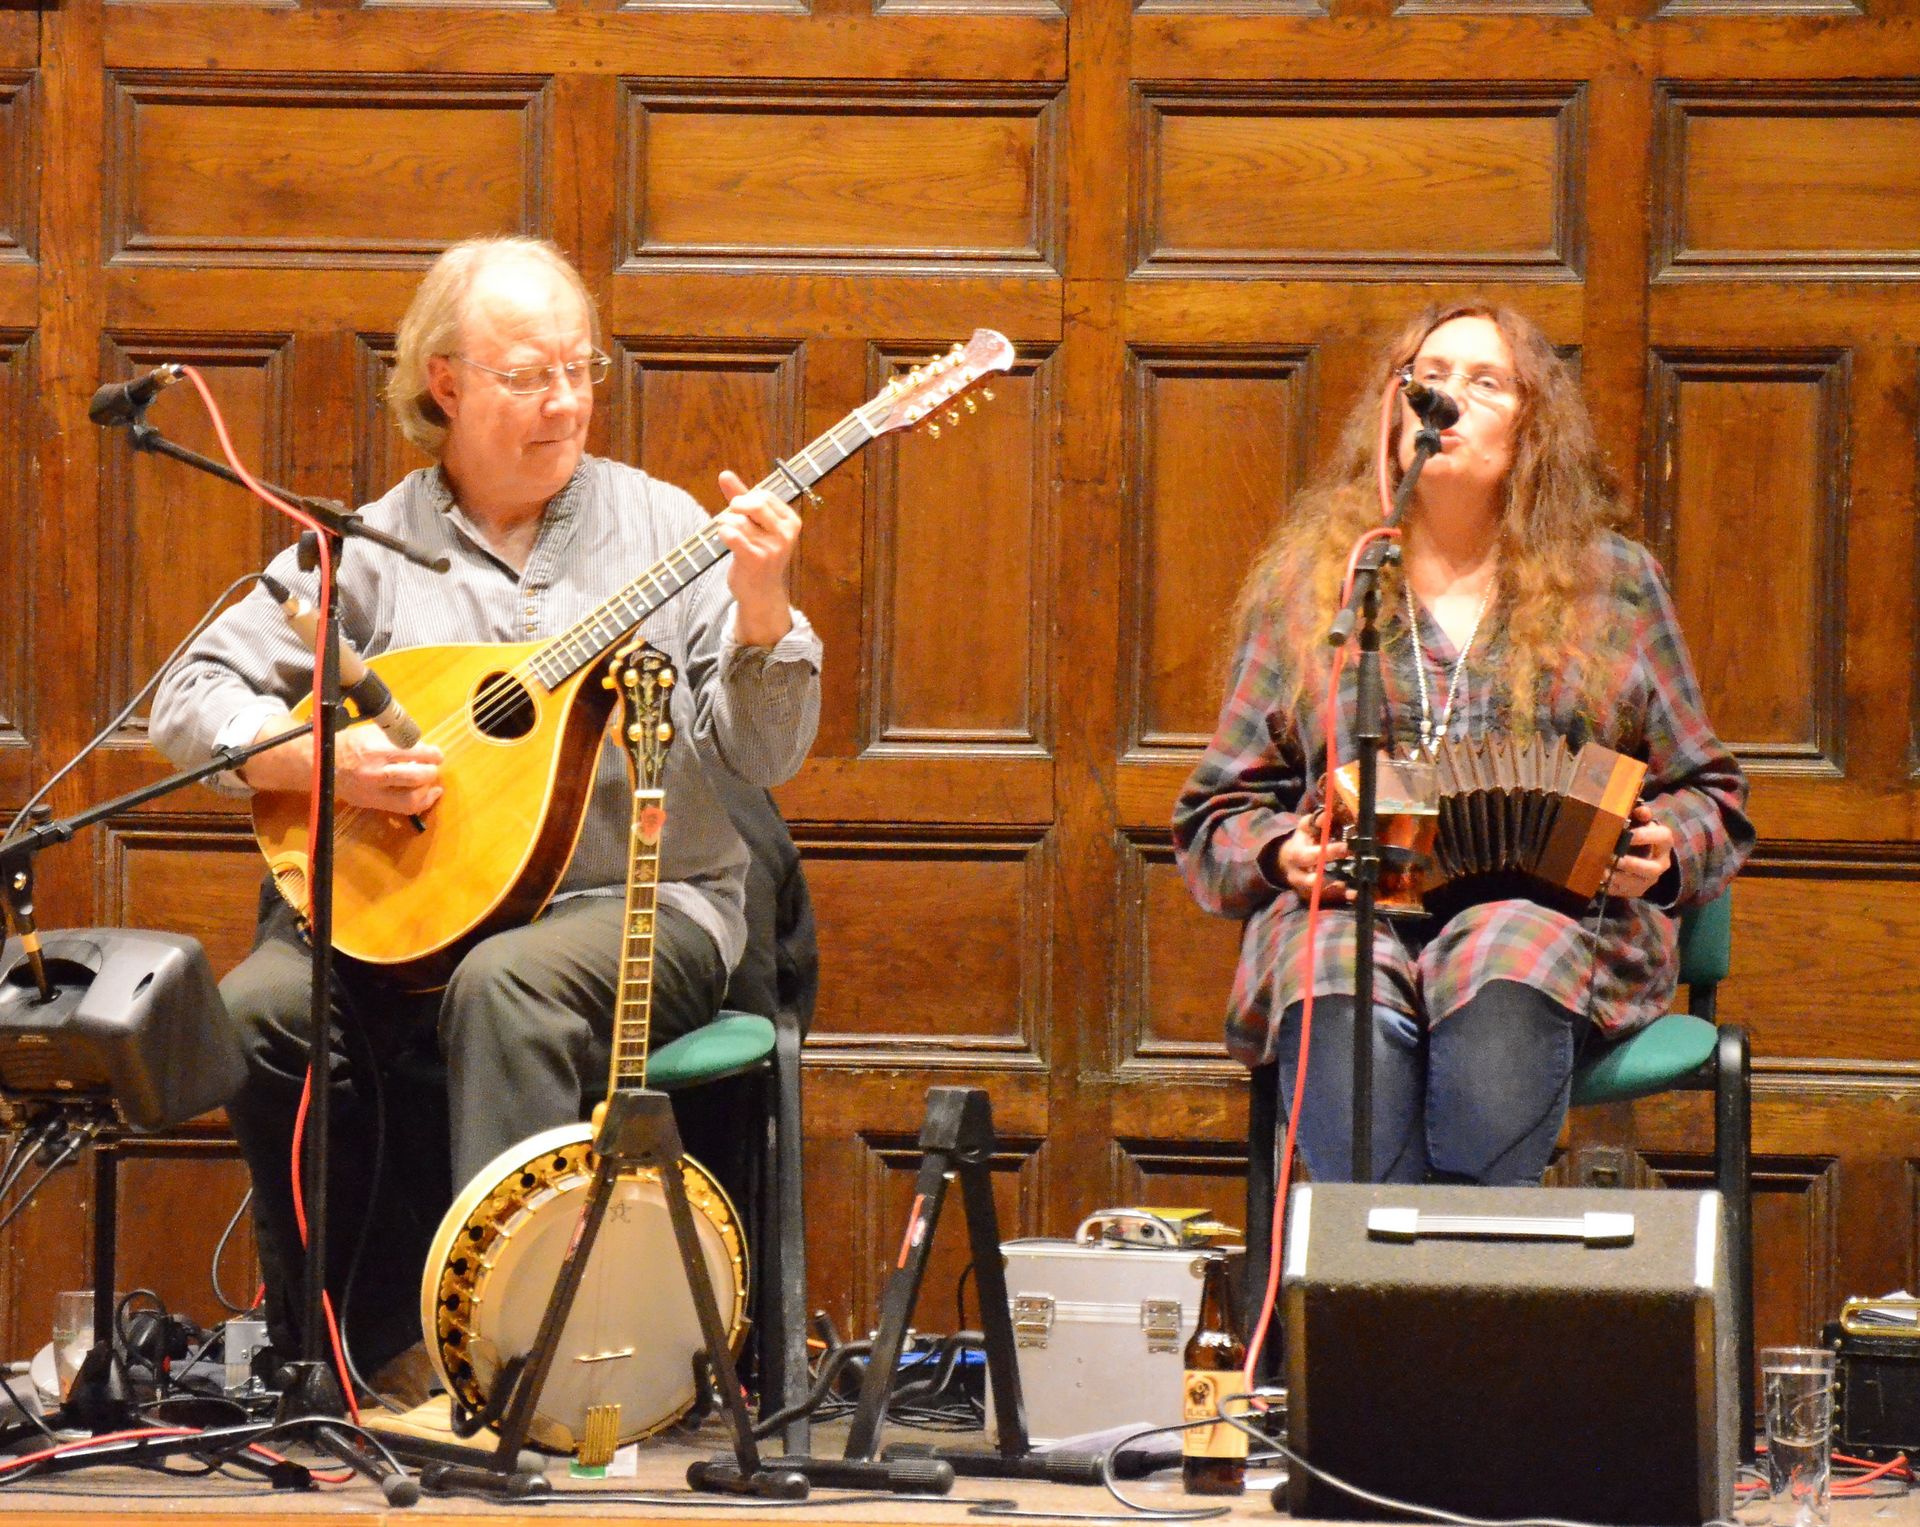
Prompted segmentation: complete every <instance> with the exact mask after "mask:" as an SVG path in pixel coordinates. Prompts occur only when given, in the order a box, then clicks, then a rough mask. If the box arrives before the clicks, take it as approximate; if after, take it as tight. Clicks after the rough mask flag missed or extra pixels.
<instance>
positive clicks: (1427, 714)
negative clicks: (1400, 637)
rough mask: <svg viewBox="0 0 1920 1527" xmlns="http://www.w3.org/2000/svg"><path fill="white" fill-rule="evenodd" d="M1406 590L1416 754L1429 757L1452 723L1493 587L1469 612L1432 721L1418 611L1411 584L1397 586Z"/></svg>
mask: <svg viewBox="0 0 1920 1527" xmlns="http://www.w3.org/2000/svg"><path fill="white" fill-rule="evenodd" d="M1401 586H1402V587H1403V588H1405V589H1406V591H1407V630H1408V632H1409V633H1411V635H1412V637H1413V676H1414V678H1415V679H1416V680H1417V681H1418V682H1419V685H1420V751H1421V752H1422V753H1424V754H1426V755H1427V756H1428V757H1429V758H1431V757H1432V756H1433V753H1434V751H1435V749H1437V748H1438V747H1439V746H1440V744H1441V743H1442V742H1443V741H1445V740H1446V736H1447V723H1448V722H1450V721H1451V720H1453V705H1454V701H1455V700H1457V699H1458V698H1459V696H1460V676H1461V675H1462V674H1464V673H1465V672H1466V671H1467V654H1468V653H1469V652H1471V651H1473V641H1474V638H1475V637H1477V636H1478V635H1479V634H1480V622H1481V621H1482V620H1484V619H1486V615H1487V606H1488V605H1489V604H1491V603H1492V602H1493V584H1492V583H1491V582H1489V583H1488V584H1487V591H1486V593H1484V594H1482V595H1481V596H1480V608H1479V609H1477V610H1475V611H1474V612H1473V624H1472V625H1471V626H1469V627H1468V628H1467V639H1466V640H1465V641H1464V642H1462V643H1461V644H1460V656H1459V657H1458V658H1456V659H1454V664H1453V672H1452V673H1451V674H1450V675H1449V676H1448V678H1447V701H1446V704H1445V705H1443V706H1442V707H1441V708H1440V719H1439V721H1438V722H1435V720H1434V719H1433V701H1432V700H1431V699H1430V698H1429V697H1428V694H1427V653H1426V649H1425V648H1424V647H1422V646H1421V645H1420V612H1419V610H1418V609H1417V608H1415V606H1414V602H1413V585H1412V584H1411V583H1403V584H1402V585H1401Z"/></svg>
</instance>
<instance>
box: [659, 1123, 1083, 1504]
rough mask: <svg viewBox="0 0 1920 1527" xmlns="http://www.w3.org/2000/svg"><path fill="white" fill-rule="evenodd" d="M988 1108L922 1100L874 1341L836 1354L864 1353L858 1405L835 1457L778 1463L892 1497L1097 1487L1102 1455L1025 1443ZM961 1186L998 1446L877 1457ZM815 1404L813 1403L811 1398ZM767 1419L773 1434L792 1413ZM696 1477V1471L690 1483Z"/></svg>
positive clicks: (822, 1389)
mask: <svg viewBox="0 0 1920 1527" xmlns="http://www.w3.org/2000/svg"><path fill="white" fill-rule="evenodd" d="M993 1151H994V1138H993V1109H992V1105H991V1103H990V1102H989V1100H988V1098H987V1094H986V1093H985V1092H983V1091H981V1090H980V1089H979V1088H978V1087H934V1088H931V1089H929V1091H928V1093H927V1117H926V1122H925V1123H924V1124H922V1125H921V1127H920V1152H921V1156H920V1176H919V1178H918V1180H917V1181H916V1182H915V1184H914V1194H913V1207H912V1209H911V1210H909V1211H908V1214H907V1228H906V1232H905V1234H904V1235H903V1236H902V1237H901V1240H900V1255H899V1257H898V1259H897V1260H896V1261H895V1263H894V1269H893V1272H892V1273H891V1274H890V1275H889V1277H888V1279H887V1287H886V1290H885V1292H884V1293H883V1294H882V1295H881V1299H880V1327H879V1330H878V1331H876V1332H875V1334H874V1337H873V1340H872V1341H871V1342H852V1343H848V1344H847V1345H846V1346H844V1347H842V1348H840V1349H839V1355H841V1356H842V1359H843V1360H845V1359H846V1358H849V1357H851V1356H853V1355H855V1354H857V1353H866V1354H868V1356H867V1364H866V1372H865V1374H864V1375H863V1377H862V1379H861V1383H860V1399H859V1402H858V1404H857V1405H856V1406H855V1408H854V1413H853V1424H852V1426H851V1427H850V1428H849V1429H848V1432H847V1446H846V1453H845V1456H844V1457H841V1458H802V1457H793V1456H791V1455H790V1456H788V1457H786V1458H783V1459H781V1460H780V1462H781V1464H782V1466H783V1467H786V1468H790V1469H794V1470H797V1471H799V1472H800V1473H802V1474H804V1475H806V1477H807V1478H808V1479H810V1480H813V1481H814V1482H815V1483H817V1484H830V1485H838V1486H842V1487H844V1488H847V1489H856V1490H857V1489H885V1490H892V1491H895V1492H898V1493H902V1494H907V1493H934V1494H940V1495H944V1494H946V1492H947V1491H949V1490H951V1489H952V1488H953V1481H954V1477H955V1476H956V1475H966V1476H968V1477H971V1478H985V1479H1045V1480H1053V1481H1056V1482H1063V1483H1067V1484H1096V1485H1097V1484H1099V1483H1100V1482H1101V1476H1100V1459H1099V1456H1098V1455H1085V1454H1079V1453H1074V1454H1062V1453H1059V1452H1057V1451H1056V1452H1051V1453H1036V1452H1034V1451H1033V1447H1032V1444H1031V1443H1030V1442H1029V1440H1028V1437H1027V1420H1026V1409H1025V1405H1024V1402H1023V1401H1022V1399H1021V1397H1020V1367H1019V1363H1018V1360H1017V1359H1016V1357H1015V1354H1014V1337H1013V1317H1012V1314H1011V1311H1010V1308H1009V1305H1008V1303H1007V1277H1006V1271H1005V1266H1004V1264H1003V1263H1002V1262H1001V1259H1000V1226H999V1218H998V1216H997V1214H996V1213H995V1210H994V1206H993V1180H992V1163H993ZM956 1177H958V1178H959V1181H960V1192H961V1202H962V1205H963V1206H964V1209H965V1212H966V1217H967V1237H968V1244H969V1246H970V1248H971V1250H972V1254H973V1270H974V1279H975V1285H976V1287H977V1288H978V1289H979V1293H980V1324H981V1330H982V1332H983V1333H984V1334H985V1337H986V1348H987V1381H988V1382H989V1383H990V1384H991V1385H992V1386H993V1399H994V1408H995V1411H996V1414H997V1416H998V1420H999V1433H1000V1436H999V1448H998V1451H997V1452H994V1453H983V1452H979V1451H977V1450H971V1449H966V1448H941V1447H923V1446H919V1445H916V1444H905V1445H900V1446H895V1447H890V1448H888V1449H887V1450H886V1451H885V1452H884V1453H883V1454H881V1456H880V1457H878V1458H876V1457H875V1456H874V1449H875V1444H876V1442H877V1440H878V1438H879V1435H880V1424H881V1421H882V1420H883V1419H884V1417H885V1413H886V1407H887V1397H888V1395H889V1394H890V1393H891V1391H892V1389H893V1384H894V1379H895V1377H896V1375H897V1372H898V1369H899V1365H900V1353H901V1351H902V1349H903V1348H904V1347H905V1345H906V1339H907V1321H908V1320H909V1319H910V1318H911V1317H912V1315H913V1307H914V1303H915V1301H916V1300H917V1299H918V1298H919V1297H920V1284H921V1282H922V1280H923V1279H924V1278H925V1276H926V1271H927V1259H928V1257H929V1256H930V1255H931V1254H932V1250H933V1232H934V1228H935V1226H936V1225H937V1224H938V1222H939V1218H940V1208H941V1205H942V1204H944V1203H945V1202H946V1196H947V1186H948V1184H949V1183H951V1182H952V1181H953V1180H954V1179H955V1178H956ZM827 1387H829V1385H826V1384H822V1383H820V1382H816V1383H815V1385H814V1393H815V1396H816V1397H820V1398H824V1396H825V1393H826V1389H827ZM816 1402H817V1401H816ZM791 1414H792V1412H790V1411H783V1412H781V1413H780V1415H779V1416H770V1417H768V1418H767V1420H766V1421H765V1422H763V1423H762V1425H763V1426H771V1425H774V1424H775V1423H776V1422H779V1421H782V1420H784V1419H785V1418H786V1417H787V1416H789V1415H791ZM694 1468H695V1469H699V1470H703V1471H706V1472H707V1473H712V1472H714V1471H719V1470H723V1469H724V1468H725V1464H724V1463H723V1462H722V1461H721V1460H718V1459H716V1460H714V1461H713V1462H711V1463H708V1464H696V1465H694ZM692 1477H693V1474H692V1471H691V1470H690V1471H689V1473H688V1478H689V1479H690V1480H691V1479H692Z"/></svg>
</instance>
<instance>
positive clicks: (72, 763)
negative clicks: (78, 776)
mask: <svg viewBox="0 0 1920 1527" xmlns="http://www.w3.org/2000/svg"><path fill="white" fill-rule="evenodd" d="M256 576H257V575H256V574H254V573H242V574H241V575H240V576H239V577H238V578H235V579H234V580H233V582H231V583H229V584H228V585H227V586H226V587H225V588H224V589H222V590H221V591H220V592H219V593H218V594H216V595H215V596H214V600H213V603H212V605H210V606H209V607H208V609H207V613H206V614H204V615H202V616H201V617H200V620H199V623H198V624H197V625H195V626H194V628H193V629H192V630H191V631H189V632H188V633H187V634H186V635H185V636H183V637H181V638H180V644H179V645H178V646H177V647H175V648H174V649H173V651H171V652H169V653H168V654H167V656H166V659H165V661H163V662H162V663H161V664H160V666H159V667H158V668H156V669H154V671H153V677H152V678H150V679H148V680H147V682H146V683H144V684H142V685H141V686H140V692H139V693H138V694H136V695H135V696H134V697H133V698H132V699H131V700H129V701H127V703H126V704H125V705H124V706H122V707H121V709H120V712H119V714H117V715H116V716H115V717H114V718H113V719H112V720H111V721H109V722H108V723H107V724H106V725H105V726H103V727H102V728H101V729H100V730H99V731H98V732H97V733H96V734H95V735H94V737H93V740H92V741H90V742H89V743H87V745H86V746H85V747H83V748H81V750H80V751H79V752H78V753H75V754H74V755H73V757H72V758H70V759H68V760H67V761H66V762H65V763H64V764H62V765H61V766H60V768H59V769H58V770H57V771H56V772H55V773H54V776H53V778H52V779H50V780H48V781H47V782H46V783H45V784H44V785H42V786H41V787H40V788H39V789H38V790H36V791H34V792H33V794H32V795H30V796H29V797H27V804H26V805H24V806H22V807H21V808H20V809H19V811H17V812H15V813H14V817H13V820H12V821H11V822H9V823H7V830H6V831H5V832H4V833H0V844H4V843H8V842H11V841H12V839H13V835H14V834H15V833H17V832H18V831H19V830H20V824H21V823H22V822H24V821H25V820H26V819H27V814H28V813H29V812H31V811H32V810H33V808H34V807H35V806H38V805H39V804H40V802H41V801H43V800H45V799H46V798H47V795H48V794H49V793H50V792H51V791H52V789H53V787H54V786H55V785H57V784H59V783H60V781H61V780H63V779H65V778H66V777H67V776H68V775H69V774H71V773H72V772H73V771H74V770H75V769H76V768H78V767H79V766H80V761H81V760H82V759H83V758H85V757H86V756H87V755H88V754H89V753H91V752H92V751H93V750H94V749H95V748H97V747H99V746H100V744H101V743H103V742H105V741H106V740H107V739H108V738H109V737H111V736H113V735H114V734H115V733H116V732H118V731H119V730H120V728H121V727H122V726H124V725H126V722H127V718H128V717H129V716H131V715H132V714H133V713H134V712H135V711H136V710H138V709H139V708H140V706H141V703H142V702H143V701H144V700H145V699H146V698H147V696H148V695H150V694H152V693H153V692H154V690H156V689H158V688H159V687H160V681H161V680H162V679H163V678H165V677H166V675H167V670H168V669H169V668H171V667H172V666H173V665H174V664H175V663H176V662H177V661H179V658H180V654H181V653H183V652H185V651H186V650H187V648H188V647H189V646H191V645H192V643H193V642H194V640H195V638H197V637H198V636H199V635H200V633H201V632H202V631H204V630H206V629H207V627H208V626H210V625H212V624H213V622H214V619H215V618H216V617H217V616H218V615H219V614H220V609H221V606H223V605H224V604H225V603H226V602H227V600H228V599H230V598H231V597H232V596H233V593H234V591H235V590H236V589H239V588H242V587H244V586H246V585H249V584H251V583H253V582H254V580H255V578H256Z"/></svg>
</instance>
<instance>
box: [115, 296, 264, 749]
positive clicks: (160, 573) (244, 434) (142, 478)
mask: <svg viewBox="0 0 1920 1527" xmlns="http://www.w3.org/2000/svg"><path fill="white" fill-rule="evenodd" d="M286 346H287V336H285V335H263V336H242V335H237V334H236V335H222V336H220V337H219V338H218V339H214V340H208V339H206V338H199V339H187V338H182V337H179V336H173V337H169V338H167V339H165V340H162V341H155V340H143V339H135V338H133V337H131V336H114V337H113V338H111V339H110V340H109V341H108V346H107V356H106V360H105V363H104V365H103V367H102V370H103V372H104V373H105V374H107V375H109V376H127V375H132V374H136V373H139V372H144V371H148V370H151V369H152V368H153V367H155V366H157V365H159V364H161V363H162V362H163V361H183V362H186V363H188V364H191V365H192V366H193V367H194V368H195V369H196V370H198V371H199V372H200V373H201V375H202V376H203V377H204V378H205V379H206V382H207V387H208V390H209V391H210V392H211V393H212V394H213V397H214V399H215V401H216V403H217V404H218V405H219V408H220V412H221V414H222V416H223V417H224V418H225V421H226V426H227V430H228V433H229V435H230V437H231V439H232V442H233V445H234V448H235V449H236V450H237V451H238V452H239V453H240V456H241V459H242V460H243V461H248V462H251V463H253V464H254V469H255V470H256V471H257V472H258V473H259V475H261V476H263V477H265V478H266V479H267V480H269V481H279V480H281V479H282V478H284V477H285V475H286V465H287V464H286V459H285V457H284V455H283V454H282V452H283V448H284V443H285V441H286V438H287V434H288V429H287V422H288V421H287V417H286V413H287V407H288V397H287V381H288V378H287V364H286ZM147 417H148V419H149V420H150V421H151V422H152V424H153V426H154V427H155V428H156V429H158V430H159V431H160V432H161V433H162V434H163V435H165V436H167V437H168V438H169V439H171V440H173V441H174V442H175V443H177V444H179V445H183V446H185V447H187V448H188V449H189V450H195V451H199V452H201V453H203V454H206V455H210V456H212V457H213V458H214V459H216V460H218V459H220V442H219V440H218V438H217V437H216V435H215V432H214V429H213V425H212V423H211V421H210V419H209V417H208V415H207V413H206V410H205V409H204V408H202V407H201V404H200V400H199V398H198V396H197V395H196V394H195V392H194V389H193V388H192V387H191V386H189V385H185V384H182V385H181V386H179V387H178V388H176V389H174V390H172V391H170V392H168V393H163V394H161V395H160V396H159V397H157V398H155V399H154V402H153V406H152V407H151V408H150V409H149V410H148V415H147ZM100 486H101V496H102V502H101V517H100V526H101V547H100V558H101V585H102V587H103V588H104V589H105V590H106V591H107V598H106V600H105V602H104V604H103V609H104V610H105V612H106V621H105V624H104V625H103V627H102V631H101V635H102V638H103V641H102V652H101V663H100V670H101V673H102V675H103V676H104V678H105V681H106V682H105V684H104V685H103V688H102V693H101V695H100V715H99V717H98V718H97V720H98V723H104V722H105V721H106V720H107V719H108V718H109V717H110V716H113V715H115V714H117V713H118V712H119V710H120V708H121V707H122V706H123V705H125V704H126V702H127V701H128V700H130V699H131V698H132V697H133V694H134V692H135V690H136V689H137V688H138V687H139V686H141V685H142V684H144V683H145V682H146V681H147V679H148V678H149V677H151V676H152V675H153V674H155V673H157V672H158V671H159V668H160V665H161V663H162V662H163V661H164V660H165V659H166V656H167V654H168V653H169V652H171V651H172V650H173V648H174V646H175V645H176V644H177V643H178V642H179V640H180V638H181V637H182V636H184V635H185V634H186V633H187V632H188V631H190V630H191V629H192V628H193V626H194V624H195V623H196V622H197V621H198V620H199V619H200V618H201V616H202V615H203V613H205V612H206V611H207V610H208V609H210V608H211V607H212V606H213V605H214V604H215V602H216V601H217V600H218V598H219V596H220V595H221V593H222V591H223V590H224V589H226V588H227V587H228V585H229V584H230V583H231V582H232V580H233V579H235V578H237V577H239V576H241V575H242V574H244V573H246V572H247V571H248V570H250V569H254V568H258V567H261V566H263V565H264V564H265V563H266V561H267V559H268V558H269V557H271V556H272V555H273V553H274V552H275V551H276V550H278V549H279V548H280V547H282V546H284V545H286V544H288V542H289V541H290V540H291V539H292V537H291V535H290V533H289V532H288V531H287V530H286V529H285V528H284V527H283V525H282V524H281V523H280V521H279V517H278V516H277V515H275V513H274V512H273V511H271V510H269V509H267V508H266V507H265V506H264V505H262V504H260V503H258V502H257V501H256V500H254V499H252V498H249V497H246V496H245V495H241V494H232V493H228V492H226V491H224V490H223V489H221V488H219V487H218V486H217V485H214V484H212V483H210V482H209V481H208V480H207V479H206V478H204V477H201V476H199V475H198V474H196V473H191V472H187V471H185V470H183V469H182V468H181V467H180V466H179V465H178V464H177V463H174V462H171V461H168V460H166V459H165V458H163V457H157V456H152V455H148V454H146V453H144V452H136V451H135V450H134V449H133V446H132V441H131V437H130V435H129V434H128V432H127V431H125V430H119V431H116V432H115V433H114V434H113V435H112V436H111V437H110V438H109V440H108V443H107V445H106V459H105V461H104V462H103V463H102V470H101V474H100ZM242 592H244V590H242ZM145 724H146V718H145V715H144V711H143V713H142V714H141V715H140V716H138V717H136V718H133V719H132V720H131V722H130V723H129V725H130V728H131V730H132V732H133V733H134V735H135V736H136V737H137V736H138V735H139V734H140V733H142V732H144V729H145Z"/></svg>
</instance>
